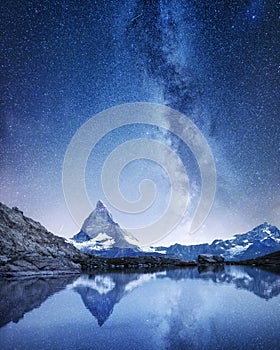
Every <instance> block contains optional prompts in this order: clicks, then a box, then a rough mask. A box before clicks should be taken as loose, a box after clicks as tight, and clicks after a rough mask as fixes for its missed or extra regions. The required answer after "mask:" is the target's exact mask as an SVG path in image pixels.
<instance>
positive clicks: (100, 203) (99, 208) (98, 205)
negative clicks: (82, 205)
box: [95, 200, 107, 210]
mask: <svg viewBox="0 0 280 350" xmlns="http://www.w3.org/2000/svg"><path fill="white" fill-rule="evenodd" d="M95 209H96V210H107V208H106V207H105V205H104V204H103V202H102V201H101V200H99V201H97V203H96V207H95Z"/></svg>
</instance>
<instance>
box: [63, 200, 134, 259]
mask: <svg viewBox="0 0 280 350" xmlns="http://www.w3.org/2000/svg"><path fill="white" fill-rule="evenodd" d="M68 241H69V242H70V243H72V244H74V246H75V247H76V248H78V249H80V250H81V251H83V252H86V253H93V254H95V255H102V256H107V257H113V256H114V257H115V256H123V255H137V254H136V253H137V252H138V251H139V252H140V248H139V247H138V241H137V239H136V238H134V237H133V236H132V235H131V234H130V233H129V232H127V231H125V230H123V229H122V228H120V226H119V224H117V223H116V222H115V221H114V220H113V218H112V215H111V214H110V213H109V211H108V210H107V208H106V207H105V206H104V204H103V203H102V202H101V201H98V202H97V204H96V208H95V210H94V211H93V212H92V213H91V214H90V215H89V216H88V218H87V219H86V220H85V222H84V224H83V226H82V228H81V231H80V232H79V233H77V234H76V235H75V236H74V237H73V238H72V239H70V240H68Z"/></svg>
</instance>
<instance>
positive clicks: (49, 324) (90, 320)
mask: <svg viewBox="0 0 280 350" xmlns="http://www.w3.org/2000/svg"><path fill="white" fill-rule="evenodd" d="M279 294H280V274H279V275H278V274H275V273H272V272H269V271H265V270H261V269H257V268H249V267H237V266H226V267H225V268H224V269H223V268H220V269H216V270H215V269H212V270H207V269H199V270H198V269H181V270H167V271H161V272H150V273H135V272H125V273H108V274H104V273H103V274H94V275H82V276H79V277H76V276H72V277H61V278H47V279H46V278H33V279H20V280H12V281H11V280H10V281H6V280H5V281H1V282H0V327H1V328H0V348H1V349H2V350H4V349H28V350H29V349H68V350H71V349H175V350H176V349H279V348H280V322H279V321H280V317H279V315H280V313H279V312H280V295H279Z"/></svg>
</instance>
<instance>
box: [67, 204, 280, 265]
mask: <svg viewBox="0 0 280 350" xmlns="http://www.w3.org/2000/svg"><path fill="white" fill-rule="evenodd" d="M68 241H69V242H70V243H72V244H73V245H74V246H75V247H76V248H78V249H80V250H81V251H82V252H84V253H89V254H93V255H96V256H103V257H121V256H142V255H154V256H168V257H173V258H179V259H182V260H188V261H189V260H197V257H198V255H199V254H212V255H221V256H223V257H224V258H225V259H226V260H228V261H238V260H247V259H254V258H256V257H259V256H263V255H266V254H270V253H273V252H276V251H279V250H280V231H279V229H278V228H277V227H275V226H272V225H270V224H269V223H267V222H265V223H264V224H261V225H259V226H257V227H255V228H254V229H253V230H251V231H249V232H246V233H243V234H236V235H234V237H233V238H231V239H227V240H221V239H216V240H214V241H213V242H212V243H211V244H208V243H204V244H197V245H188V246H186V245H181V244H174V245H171V246H170V247H150V248H148V249H145V250H142V249H141V248H140V247H139V243H138V241H137V239H136V238H134V237H133V236H132V235H131V234H130V233H128V232H127V231H125V230H123V229H122V228H120V226H119V225H118V224H117V223H116V222H115V221H114V220H113V218H112V215H111V214H110V213H109V211H108V210H107V209H106V207H105V206H104V204H103V203H102V202H101V201H98V202H97V205H96V208H95V210H94V211H93V212H92V213H91V214H90V215H89V217H88V218H87V219H86V220H85V222H84V224H83V226H82V228H81V231H80V232H79V233H78V234H76V235H75V236H74V237H73V238H72V239H70V240H68Z"/></svg>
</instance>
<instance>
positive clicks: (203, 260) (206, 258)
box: [197, 254, 225, 265]
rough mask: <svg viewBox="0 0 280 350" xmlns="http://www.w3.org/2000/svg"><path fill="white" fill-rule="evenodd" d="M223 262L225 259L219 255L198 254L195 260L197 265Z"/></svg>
mask: <svg viewBox="0 0 280 350" xmlns="http://www.w3.org/2000/svg"><path fill="white" fill-rule="evenodd" d="M224 262H225V259H224V258H223V257H222V256H219V255H211V254H200V255H199V256H198V258H197V263H198V264H201V265H207V264H223V263H224Z"/></svg>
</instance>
